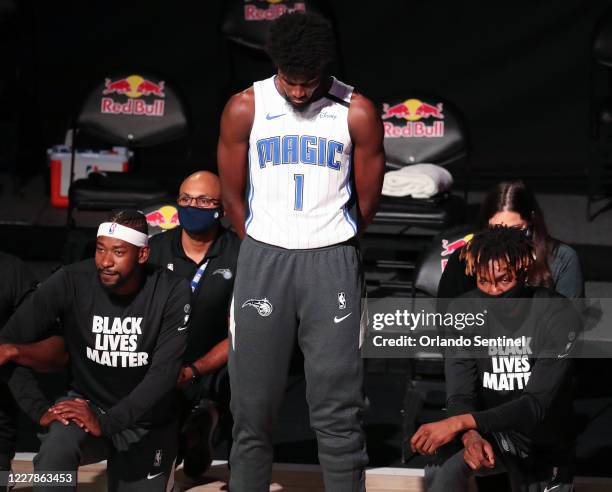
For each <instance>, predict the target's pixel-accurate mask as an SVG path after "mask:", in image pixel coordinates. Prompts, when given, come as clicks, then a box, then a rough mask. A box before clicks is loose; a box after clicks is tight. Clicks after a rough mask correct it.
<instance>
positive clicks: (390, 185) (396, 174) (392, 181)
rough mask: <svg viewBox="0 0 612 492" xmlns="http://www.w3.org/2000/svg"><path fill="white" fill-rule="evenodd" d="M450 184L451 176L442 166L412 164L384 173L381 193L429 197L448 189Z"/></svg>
mask: <svg viewBox="0 0 612 492" xmlns="http://www.w3.org/2000/svg"><path fill="white" fill-rule="evenodd" d="M452 186H453V176H452V175H451V173H449V172H448V171H447V170H446V169H444V168H443V167H440V166H436V165H435V164H414V165H412V166H405V167H403V168H401V169H399V170H397V171H389V172H387V173H385V178H384V181H383V188H382V194H383V195H387V196H412V198H431V197H432V196H434V195H437V194H438V193H444V192H446V191H449V190H450V189H451V188H452Z"/></svg>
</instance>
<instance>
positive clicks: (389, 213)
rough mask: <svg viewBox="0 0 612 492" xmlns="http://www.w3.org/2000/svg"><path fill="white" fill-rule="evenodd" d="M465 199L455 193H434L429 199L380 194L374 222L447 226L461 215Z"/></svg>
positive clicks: (463, 210)
mask: <svg viewBox="0 0 612 492" xmlns="http://www.w3.org/2000/svg"><path fill="white" fill-rule="evenodd" d="M464 212H465V201H464V200H463V198H461V197H458V196H455V195H448V194H442V195H436V196H434V197H432V198H429V199H415V198H410V197H390V196H382V197H381V199H380V206H379V208H378V213H377V214H376V216H375V217H374V223H379V224H383V223H389V224H406V225H410V224H419V225H425V226H431V227H436V228H437V227H439V228H442V229H444V228H448V227H450V226H451V225H452V224H454V223H456V222H457V219H460V218H462V217H463V215H464Z"/></svg>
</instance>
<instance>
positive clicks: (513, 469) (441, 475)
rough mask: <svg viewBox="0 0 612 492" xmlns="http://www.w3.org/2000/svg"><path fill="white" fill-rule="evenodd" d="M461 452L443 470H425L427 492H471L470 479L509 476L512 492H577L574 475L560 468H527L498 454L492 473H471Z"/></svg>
mask: <svg viewBox="0 0 612 492" xmlns="http://www.w3.org/2000/svg"><path fill="white" fill-rule="evenodd" d="M463 452H464V450H463V449H461V450H460V451H458V452H457V453H456V454H454V455H453V456H451V457H450V458H449V459H448V460H446V461H445V462H444V464H443V465H441V466H428V467H426V468H425V482H426V484H427V486H426V490H427V492H451V491H452V492H468V490H469V489H468V480H469V478H470V477H471V476H473V475H475V476H487V475H495V474H498V473H504V472H507V473H508V478H509V481H510V487H511V489H512V492H546V491H549V490H550V491H553V490H554V491H555V492H572V490H574V485H573V474H572V472H571V470H569V469H568V468H557V467H552V466H545V465H542V466H540V467H537V468H535V469H534V468H533V467H526V466H524V465H522V464H521V462H520V460H518V459H516V458H514V457H512V456H507V455H504V454H502V453H496V465H495V468H493V469H482V470H480V471H478V472H475V471H474V470H472V469H471V468H470V467H469V466H468V464H467V463H466V462H465V459H464V458H463Z"/></svg>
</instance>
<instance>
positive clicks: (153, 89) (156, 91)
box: [100, 75, 166, 116]
mask: <svg viewBox="0 0 612 492" xmlns="http://www.w3.org/2000/svg"><path fill="white" fill-rule="evenodd" d="M164 84H165V82H164V81H163V80H160V81H159V82H158V83H155V82H152V81H151V80H147V79H145V78H143V77H141V76H140V75H130V76H129V77H126V78H125V79H119V80H111V79H106V81H105V82H104V90H103V91H102V94H103V95H105V96H109V95H111V94H118V95H121V96H127V97H128V100H127V101H116V100H114V99H113V98H112V97H103V98H102V101H101V109H100V111H101V112H102V113H104V114H129V115H135V116H163V115H164V105H165V102H164V101H163V98H165V97H166V94H165V93H164ZM142 96H154V97H158V98H160V99H155V100H154V101H153V102H151V103H148V102H146V101H144V100H143V99H139V98H141V97H142Z"/></svg>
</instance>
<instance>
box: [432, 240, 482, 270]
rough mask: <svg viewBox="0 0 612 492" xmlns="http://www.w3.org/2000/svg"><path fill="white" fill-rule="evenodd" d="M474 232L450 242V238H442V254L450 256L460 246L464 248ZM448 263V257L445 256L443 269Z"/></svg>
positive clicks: (442, 262) (442, 263) (442, 261)
mask: <svg viewBox="0 0 612 492" xmlns="http://www.w3.org/2000/svg"><path fill="white" fill-rule="evenodd" d="M473 237H474V234H468V235H467V236H463V237H462V238H459V239H456V240H454V241H451V242H449V241H448V239H442V251H441V252H440V256H443V257H444V256H450V255H452V254H453V253H454V252H455V251H457V250H458V249H459V248H463V247H464V246H465V245H466V244H467V243H469V242H470V241H471V240H472V238H473ZM447 263H448V258H443V259H442V260H441V266H442V271H444V269H445V268H446V264H447Z"/></svg>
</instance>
